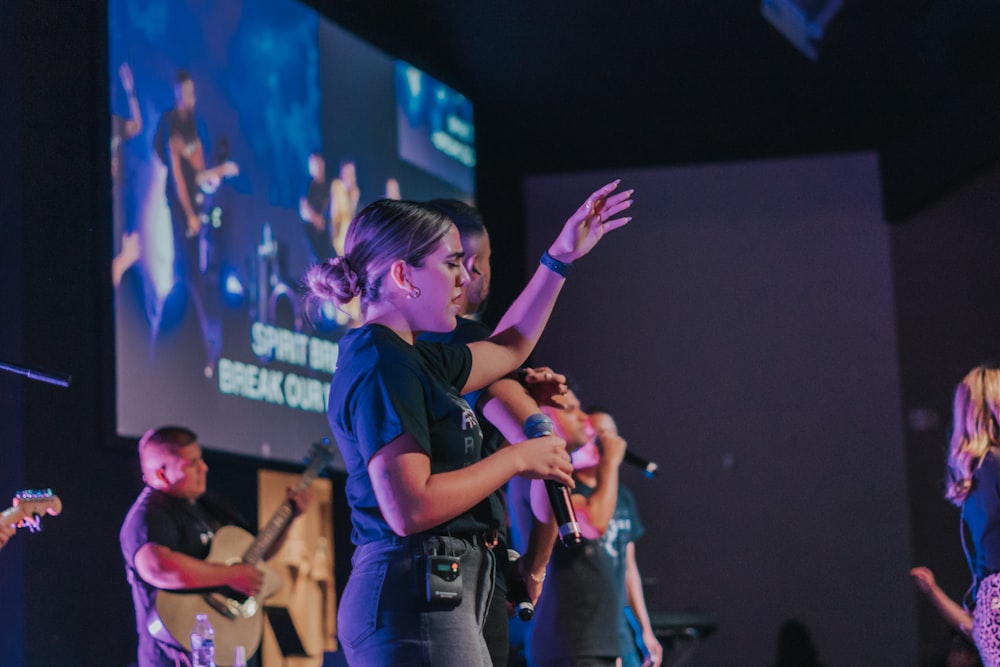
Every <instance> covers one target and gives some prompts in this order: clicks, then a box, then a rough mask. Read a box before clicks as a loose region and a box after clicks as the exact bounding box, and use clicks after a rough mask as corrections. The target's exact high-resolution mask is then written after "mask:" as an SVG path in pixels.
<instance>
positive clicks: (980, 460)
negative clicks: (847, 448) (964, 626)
mask: <svg viewBox="0 0 1000 667" xmlns="http://www.w3.org/2000/svg"><path fill="white" fill-rule="evenodd" d="M945 497H946V498H947V499H948V500H950V501H951V502H953V503H954V504H955V505H958V506H959V507H961V508H962V521H963V523H964V525H963V526H962V541H963V546H964V547H965V553H966V557H967V558H968V560H969V569H970V570H971V571H972V587H971V588H970V589H969V592H970V593H971V596H972V604H973V605H974V606H975V608H974V610H973V612H972V640H973V641H974V642H975V643H976V648H978V649H979V654H980V655H981V656H982V659H983V665H985V666H986V667H1000V368H993V367H989V366H977V367H976V368H973V369H972V370H971V371H970V372H969V373H968V375H966V376H965V377H964V378H963V379H962V382H961V383H960V384H959V385H958V387H956V389H955V402H954V424H953V431H952V435H951V446H950V447H949V451H948V483H947V489H946V491H945Z"/></svg>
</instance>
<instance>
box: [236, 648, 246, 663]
mask: <svg viewBox="0 0 1000 667" xmlns="http://www.w3.org/2000/svg"><path fill="white" fill-rule="evenodd" d="M233 667H247V654H246V649H244V648H243V647H242V646H237V647H236V650H235V651H234V652H233Z"/></svg>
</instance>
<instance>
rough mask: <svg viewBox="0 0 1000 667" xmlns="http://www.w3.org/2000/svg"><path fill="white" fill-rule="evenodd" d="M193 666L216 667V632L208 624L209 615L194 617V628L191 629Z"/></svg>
mask: <svg viewBox="0 0 1000 667" xmlns="http://www.w3.org/2000/svg"><path fill="white" fill-rule="evenodd" d="M191 665H192V666H193V667H215V630H213V629H212V624H211V623H209V622H208V614H198V615H197V616H195V617H194V627H193V628H191Z"/></svg>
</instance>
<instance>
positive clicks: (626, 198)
mask: <svg viewBox="0 0 1000 667" xmlns="http://www.w3.org/2000/svg"><path fill="white" fill-rule="evenodd" d="M620 183H621V179H615V180H613V181H611V182H610V183H608V184H607V185H605V186H604V187H603V188H600V189H599V190H595V191H594V193H593V194H591V195H590V196H589V197H587V200H586V201H585V202H583V204H581V205H580V208H578V209H577V210H576V213H574V214H573V215H571V216H570V217H569V220H567V221H566V224H565V225H563V228H562V231H561V232H559V236H558V237H557V238H556V240H555V242H554V243H553V244H552V245H551V246H550V247H549V254H550V255H551V256H552V257H554V258H555V259H557V260H559V261H560V262H566V263H567V264H568V263H571V262H573V261H574V260H577V259H579V258H581V257H583V256H584V255H586V254H587V253H588V252H590V251H591V249H592V248H593V247H594V246H595V245H597V242H598V241H600V240H601V238H603V237H604V235H605V234H607V233H608V232H610V231H612V230H614V229H618V228H619V227H621V226H623V225H626V224H628V222H629V221H630V220H631V219H632V218H631V217H626V218H618V217H615V216H617V215H618V214H619V213H621V212H622V211H626V210H628V209H629V207H631V206H632V192H633V190H623V191H621V192H615V190H616V189H617V188H618V185H619V184H620Z"/></svg>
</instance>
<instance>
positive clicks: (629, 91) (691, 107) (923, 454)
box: [0, 0, 1000, 665]
mask: <svg viewBox="0 0 1000 667" xmlns="http://www.w3.org/2000/svg"><path fill="white" fill-rule="evenodd" d="M311 4H312V5H313V6H316V7H318V8H319V9H321V11H323V12H324V13H325V14H326V15H327V16H328V17H330V18H332V19H334V20H337V21H339V22H341V23H342V25H344V26H345V27H347V28H348V29H351V30H353V31H355V32H357V33H358V34H360V35H361V36H362V37H365V38H367V39H370V40H372V41H373V42H374V43H375V44H376V45H377V46H380V47H382V48H384V49H386V50H387V51H389V52H391V53H392V54H393V55H395V56H398V57H401V58H403V59H406V60H408V61H410V62H412V63H413V64H415V65H417V66H418V67H421V68H422V69H425V70H426V71H428V72H429V73H431V74H432V75H434V76H436V77H437V78H440V79H441V80H442V81H444V82H445V83H447V84H449V85H451V86H452V87H454V88H456V89H458V90H461V91H463V92H465V93H467V94H468V95H469V96H470V98H471V99H472V100H473V103H474V104H475V107H476V110H477V118H476V123H477V131H478V137H477V143H478V150H479V167H478V168H479V176H478V189H479V198H478V199H479V204H480V206H481V208H482V209H483V211H484V213H485V215H486V217H487V220H488V221H489V224H490V228H491V231H492V233H493V238H494V246H495V247H494V252H495V253H496V254H497V255H498V256H499V257H502V258H504V261H503V262H498V263H497V265H496V266H495V269H494V271H495V281H496V288H495V291H494V295H495V297H494V302H493V304H492V307H491V310H490V315H493V316H495V314H496V313H499V312H500V309H501V308H502V305H503V304H505V303H507V302H509V300H510V299H511V297H512V295H513V294H514V292H515V291H516V289H517V285H519V284H520V281H521V279H522V276H523V273H524V266H522V264H521V262H519V261H516V259H515V258H519V257H521V245H522V229H521V226H522V221H523V212H522V197H523V195H522V190H521V187H522V180H523V178H524V176H525V175H527V174H533V173H543V172H561V171H583V170H595V169H600V170H608V169H616V168H625V167H639V166H652V165H681V164H693V163H704V162H718V161H733V160H743V159H752V158H760V157H769V156H792V155H809V154H815V153H825V152H839V151H857V150H875V151H877V154H878V156H879V167H880V172H881V178H882V195H883V207H884V217H885V222H884V223H881V224H887V225H890V227H891V235H892V252H893V267H892V271H893V275H894V281H895V292H896V294H895V297H896V326H897V333H898V341H899V355H900V360H899V361H900V363H899V366H900V369H901V371H900V386H901V392H902V396H903V410H902V411H901V414H899V416H898V417H899V420H900V422H901V423H904V424H908V423H909V422H908V415H909V414H910V411H911V410H912V409H928V410H929V411H930V412H931V413H932V414H937V415H938V416H939V419H938V420H937V421H936V422H935V421H934V420H933V419H932V420H931V423H930V425H929V426H928V425H925V426H924V427H921V428H920V429H915V428H908V429H907V431H906V447H907V454H908V457H909V459H908V460H909V463H908V466H909V468H908V471H907V472H908V476H909V482H910V497H909V504H910V508H911V516H910V522H911V525H912V526H913V528H912V532H913V536H912V539H913V553H914V559H915V563H914V564H917V563H925V564H927V565H930V566H931V567H932V568H934V569H935V571H936V572H937V573H938V575H939V578H940V580H941V583H942V584H943V585H944V587H945V588H946V590H947V591H948V592H949V593H951V594H952V595H953V596H956V597H958V596H960V595H961V593H962V591H964V588H965V586H966V584H967V574H966V573H965V571H964V563H963V562H962V559H961V554H960V551H958V549H957V544H956V543H957V534H958V530H957V513H956V512H955V511H954V510H953V509H951V508H949V507H948V506H947V505H946V504H945V503H944V501H943V500H941V499H940V494H939V491H940V480H941V476H942V475H941V461H942V452H943V448H944V443H945V431H946V428H947V423H946V422H947V413H948V408H949V403H950V393H951V389H952V387H953V386H954V384H955V382H957V380H958V379H960V377H961V375H962V374H963V373H964V371H965V370H966V369H967V368H968V367H969V366H971V365H972V364H973V363H976V362H978V361H980V360H982V359H987V358H995V357H997V338H996V332H997V331H998V330H1000V326H998V325H1000V311H998V307H997V304H996V301H997V300H996V298H995V291H996V286H997V285H1000V268H998V267H997V262H996V259H995V258H996V257H997V250H998V249H1000V248H998V246H1000V234H998V230H997V229H996V222H997V220H998V216H997V215H995V214H994V215H992V216H990V215H984V214H983V210H984V206H987V207H988V206H989V205H990V204H991V203H992V205H993V206H994V207H995V206H996V203H995V202H996V201H997V199H998V193H997V190H996V187H995V183H996V179H993V180H990V181H987V185H986V186H985V187H986V190H985V191H984V192H979V193H978V194H979V196H977V197H974V198H972V202H973V203H972V204H970V206H971V207H972V208H971V209H970V210H963V209H962V208H961V206H959V207H958V208H956V207H950V208H948V209H946V210H945V211H944V212H942V211H940V210H939V209H937V208H935V204H936V202H939V201H940V200H941V198H942V197H943V196H945V195H947V194H949V193H954V192H956V191H957V189H958V188H960V187H961V186H962V185H963V184H966V183H968V182H969V179H971V178H973V177H975V176H976V175H978V174H981V173H983V172H984V171H985V170H988V169H989V168H991V166H992V165H995V163H996V160H997V157H998V155H1000V124H998V122H997V120H998V118H1000V113H998V112H1000V68H997V67H996V63H998V62H1000V57H998V56H1000V54H998V53H997V51H998V50H1000V39H998V37H1000V3H997V2H971V1H969V0H965V1H958V2H956V1H947V2H946V1H944V0H916V1H911V2H902V1H901V0H881V1H878V0H869V1H868V2H850V1H848V2H847V6H846V7H845V8H844V10H843V11H842V13H841V16H840V21H839V25H837V26H835V27H834V28H833V29H831V31H830V36H829V44H828V46H827V48H826V50H825V52H824V53H823V55H822V56H821V58H820V59H819V61H818V62H816V63H813V62H811V61H809V60H808V59H806V58H805V57H804V56H802V55H801V54H800V53H798V52H797V51H796V50H795V49H794V48H793V47H791V46H790V45H789V44H788V43H787V42H786V41H785V40H784V38H783V37H782V36H781V35H779V34H778V33H777V32H776V31H775V30H774V29H773V28H772V27H771V26H770V25H769V24H767V23H766V22H765V21H764V20H763V19H762V18H761V17H760V14H759V9H758V7H757V6H756V4H755V3H753V2H736V1H735V0H718V1H717V2H711V3H706V2H693V1H690V2H678V3H659V2H637V3H634V4H631V5H626V4H625V3H612V2H589V3H575V2H574V3H570V2H565V3H562V2H560V3H537V2H534V3H529V2H524V1H523V0H514V1H511V2H506V3H502V4H498V5H496V6H492V5H491V6H488V7H487V6H484V5H480V3H459V2H448V1H445V0H434V1H430V0H428V1H410V2H398V1H388V0H384V1H361V0H356V1H347V2H319V1H318V0H314V1H313V2H312V3H311ZM106 30H107V27H106V17H105V10H104V7H103V3H102V2H93V3H90V2H73V3H66V2H61V1H59V0H48V1H45V0H34V1H29V0H13V1H11V2H5V3H2V4H0V44H3V45H4V56H3V58H2V59H0V77H2V78H0V118H2V119H3V123H2V129H0V155H3V158H4V159H3V166H2V167H0V224H2V227H0V229H2V230H3V232H4V235H5V241H4V243H3V244H0V247H2V250H0V256H2V261H0V285H2V287H0V302H2V303H3V304H4V307H5V312H6V314H5V315H4V316H3V318H2V322H3V323H2V324H0V343H2V347H0V360H3V361H7V362H12V363H16V364H21V365H25V366H33V367H44V368H51V369H56V370H59V371H63V372H68V373H71V374H72V375H73V378H74V379H73V384H72V386H71V387H70V388H69V389H61V388H57V387H53V386H50V385H45V384H41V383H37V382H30V381H28V380H26V379H25V378H23V377H20V376H16V375H12V374H4V375H3V376H0V415H2V418H0V452H2V455H0V491H2V492H5V493H7V494H8V495H10V494H12V493H13V491H14V490H16V489H19V488H38V487H41V488H44V487H50V486H51V487H53V488H55V489H56V491H57V492H58V493H59V495H60V497H61V498H62V500H63V503H64V506H65V511H64V513H63V515H62V516H60V517H57V518H52V519H50V520H49V521H47V524H46V525H47V526H48V528H47V530H46V531H45V532H44V533H43V534H41V535H38V536H28V535H25V536H20V535H19V536H18V537H16V538H15V540H14V542H13V543H12V544H11V545H10V547H9V548H7V549H5V550H4V551H3V552H2V554H0V558H2V559H3V561H4V562H3V566H2V568H0V600H2V604H0V628H2V629H0V655H3V656H5V657H4V660H3V662H4V664H12V665H18V664H28V665H91V664H94V665H97V664H101V665H108V664H125V663H126V662H127V661H128V660H129V657H130V653H131V651H132V647H133V646H134V631H133V620H132V610H131V603H130V600H129V596H128V587H127V585H126V583H125V582H124V577H123V576H122V574H123V573H122V564H121V557H120V554H119V551H118V542H117V531H118V526H119V525H120V521H121V518H122V516H123V515H124V512H125V510H126V509H127V507H128V505H129V503H130V502H131V500H132V499H133V497H134V495H135V493H136V492H137V491H138V489H139V476H138V466H137V464H136V462H135V461H134V455H133V454H132V453H131V452H130V451H128V450H127V449H122V448H117V447H111V446H109V445H110V444H112V443H113V441H114V430H113V428H112V418H113V414H114V400H113V398H114V397H113V386H114V384H113V368H112V341H111V332H112V327H111V289H110V280H109V279H108V275H107V271H106V267H107V266H108V262H109V261H110V248H111V240H110V236H109V231H108V229H109V225H107V224H106V220H107V219H108V218H109V217H110V197H109V193H110V178H109V174H108V170H107V169H106V168H105V165H107V164H108V161H109V155H108V149H107V146H108V127H107V118H108V114H109V110H108V103H107V92H106V91H107V90H108V81H107V71H108V66H107V62H106V59H107V55H106ZM976 183H979V182H978V181H977V182H976ZM720 187H724V184H721V185H720ZM980 187H981V186H980ZM959 192H961V191H959ZM963 201H966V200H965V199H961V200H960V202H959V203H960V204H961V202H963ZM991 210H993V211H995V210H996V209H995V208H993V209H991ZM914 221H916V222H914ZM150 381H151V382H154V381H155V378H150ZM873 456H877V452H873ZM209 463H210V464H211V465H212V466H213V471H212V477H213V485H215V486H217V487H219V488H220V490H222V491H225V492H229V493H231V494H234V495H235V496H236V497H237V500H239V501H241V502H243V503H244V504H249V505H252V503H253V497H254V489H253V480H254V474H255V467H254V464H253V462H251V461H245V460H241V459H234V458H229V457H218V458H211V459H210V460H209ZM877 493H878V490H877V489H873V490H872V494H873V502H875V501H877ZM4 504H6V503H4ZM345 526H346V519H345V518H344V517H340V518H339V519H338V523H337V528H338V529H339V530H343V528H344V527H345ZM338 539H339V542H338V547H340V548H341V551H340V552H339V553H338V583H340V585H342V584H343V579H344V567H345V566H346V558H345V555H344V553H343V549H342V547H343V546H344V544H346V542H347V539H346V535H345V536H344V537H343V538H340V536H339V535H338ZM908 565H909V564H901V566H903V567H906V566H908ZM886 603H887V604H918V605H919V606H918V609H919V613H920V616H919V621H920V622H919V637H920V641H921V647H920V650H921V655H922V656H924V658H923V659H924V661H925V662H926V663H927V664H930V662H931V661H932V660H933V658H934V657H935V656H936V654H937V652H939V650H940V647H941V640H942V637H943V635H944V631H943V626H942V624H941V622H940V621H939V620H938V619H937V618H936V617H935V616H934V614H933V612H931V611H930V610H929V609H928V607H927V605H926V604H923V603H922V602H918V601H917V600H916V598H914V600H912V601H911V600H889V601H886ZM892 630H893V629H892V628H885V631H886V632H892ZM849 640H850V638H845V641H849Z"/></svg>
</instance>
